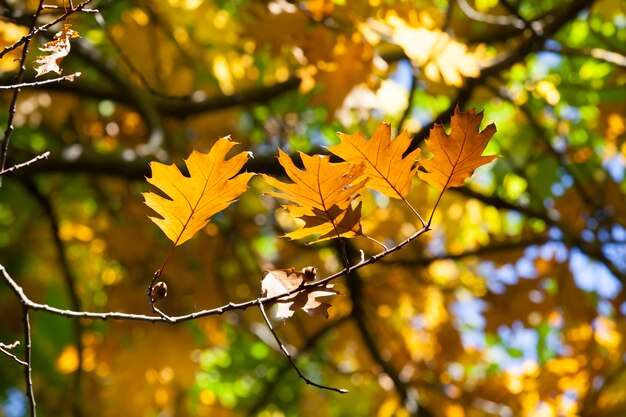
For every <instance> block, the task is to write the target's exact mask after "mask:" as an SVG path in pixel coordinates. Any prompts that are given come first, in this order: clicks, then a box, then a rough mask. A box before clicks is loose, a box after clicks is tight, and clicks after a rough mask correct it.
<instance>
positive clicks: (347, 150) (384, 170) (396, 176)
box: [328, 123, 421, 199]
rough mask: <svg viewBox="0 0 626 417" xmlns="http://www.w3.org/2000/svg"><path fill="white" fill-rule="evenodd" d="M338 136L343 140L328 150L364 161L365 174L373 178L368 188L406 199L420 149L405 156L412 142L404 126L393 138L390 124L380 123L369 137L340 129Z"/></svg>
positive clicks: (347, 159)
mask: <svg viewBox="0 0 626 417" xmlns="http://www.w3.org/2000/svg"><path fill="white" fill-rule="evenodd" d="M338 136H339V138H340V139H341V143H339V144H337V145H334V146H330V147H328V150H329V151H330V152H332V153H333V154H335V155H337V156H338V157H340V158H342V159H343V160H344V161H347V162H352V163H354V164H358V163H363V164H365V171H364V175H365V176H367V177H368V178H369V179H370V181H369V182H368V183H367V187H368V188H372V189H374V190H376V191H379V192H381V193H383V194H384V195H386V196H387V197H391V198H401V199H404V198H405V197H406V196H407V195H408V194H409V191H410V189H411V180H412V179H413V177H414V176H415V173H416V172H417V169H418V165H417V161H418V160H419V157H420V152H421V151H420V149H415V150H413V151H411V152H410V153H409V154H408V155H406V157H403V155H404V153H405V152H406V151H407V149H408V148H409V145H410V144H411V139H410V138H409V135H408V133H407V132H406V131H405V130H403V131H402V132H400V134H399V135H398V136H397V137H396V138H395V139H394V140H391V127H390V126H389V124H388V123H380V124H379V125H378V128H377V129H376V131H375V132H374V134H373V135H372V137H371V138H370V139H369V140H367V139H366V138H365V136H363V134H362V133H357V134H354V135H348V134H345V133H338Z"/></svg>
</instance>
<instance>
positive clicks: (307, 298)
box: [261, 266, 339, 319]
mask: <svg viewBox="0 0 626 417" xmlns="http://www.w3.org/2000/svg"><path fill="white" fill-rule="evenodd" d="M315 273H316V268H314V267H311V266H308V267H306V268H303V269H302V271H296V270H295V269H294V268H288V269H275V270H272V271H263V280H262V281H261V295H262V296H263V297H276V296H279V295H281V294H286V293H288V292H290V291H294V290H297V289H298V288H300V290H299V291H295V292H294V293H292V294H289V295H286V296H284V297H280V298H278V299H277V300H275V301H274V303H275V304H276V305H277V309H276V311H275V314H274V316H275V318H277V319H287V318H289V317H291V316H293V313H294V312H295V311H296V310H303V311H305V312H306V313H307V314H309V315H311V316H315V315H322V316H324V317H326V318H328V307H330V304H329V303H326V302H323V301H319V300H318V299H317V298H318V297H326V296H329V295H336V294H339V293H338V292H337V291H336V290H333V284H325V285H321V286H320V285H315V283H314V282H313V281H314V280H315Z"/></svg>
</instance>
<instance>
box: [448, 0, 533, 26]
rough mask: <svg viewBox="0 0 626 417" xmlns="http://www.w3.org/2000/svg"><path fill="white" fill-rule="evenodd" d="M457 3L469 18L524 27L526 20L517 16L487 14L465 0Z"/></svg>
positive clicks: (493, 23)
mask: <svg viewBox="0 0 626 417" xmlns="http://www.w3.org/2000/svg"><path fill="white" fill-rule="evenodd" d="M457 3H458V5H459V7H460V8H461V10H463V13H465V15H466V16H467V17H469V18H470V19H473V20H476V21H479V22H484V23H488V24H491V25H499V26H513V27H514V28H517V29H524V28H525V27H526V22H524V21H523V20H521V19H519V18H517V16H514V15H509V16H497V15H492V14H487V13H483V12H479V11H478V10H476V9H474V8H472V6H470V5H469V3H468V2H467V0H457Z"/></svg>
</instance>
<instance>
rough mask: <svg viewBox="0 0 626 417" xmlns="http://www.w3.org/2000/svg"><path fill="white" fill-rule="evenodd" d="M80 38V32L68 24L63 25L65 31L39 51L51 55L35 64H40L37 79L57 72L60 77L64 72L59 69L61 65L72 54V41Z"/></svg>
mask: <svg viewBox="0 0 626 417" xmlns="http://www.w3.org/2000/svg"><path fill="white" fill-rule="evenodd" d="M79 36H80V35H79V34H78V32H77V31H75V30H74V29H72V25H70V24H69V23H66V24H64V25H63V29H61V30H60V31H59V32H57V34H56V35H54V38H53V39H52V40H51V41H50V42H47V43H46V44H45V45H43V46H40V47H39V49H40V50H41V51H43V52H49V55H42V56H39V57H37V59H36V60H35V63H36V64H39V66H38V67H35V71H37V75H36V77H39V76H40V75H44V74H47V73H49V72H56V73H57V74H59V75H60V74H61V73H62V72H63V70H62V69H61V68H60V67H59V64H60V63H61V61H63V58H65V57H66V56H67V55H68V54H69V53H70V46H71V45H70V39H72V38H78V37H79Z"/></svg>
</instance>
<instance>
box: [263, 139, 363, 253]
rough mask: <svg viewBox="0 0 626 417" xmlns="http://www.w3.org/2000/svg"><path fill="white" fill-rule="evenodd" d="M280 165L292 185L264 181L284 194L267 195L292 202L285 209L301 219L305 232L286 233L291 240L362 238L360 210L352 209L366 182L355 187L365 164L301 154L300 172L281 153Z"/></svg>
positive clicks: (266, 179)
mask: <svg viewBox="0 0 626 417" xmlns="http://www.w3.org/2000/svg"><path fill="white" fill-rule="evenodd" d="M278 152H279V155H278V161H279V163H280V164H281V165H282V166H283V168H285V171H286V173H287V176H288V177H289V178H291V180H292V181H294V182H293V183H291V184H289V183H284V182H281V181H279V180H277V179H275V178H273V177H271V176H269V175H263V179H264V180H265V181H266V182H267V183H268V184H269V185H271V186H272V187H274V188H277V189H278V190H280V191H282V192H281V193H279V192H274V191H270V192H268V193H267V194H269V195H272V196H274V197H278V198H282V199H285V200H288V201H291V202H292V203H295V204H287V205H285V208H286V209H287V210H288V211H289V213H290V214H291V215H292V216H294V217H296V218H300V219H302V220H303V221H304V222H305V224H304V226H303V227H302V228H300V229H298V230H296V231H294V232H291V233H287V234H286V235H285V236H287V237H289V238H291V239H300V238H304V237H307V236H310V235H313V234H320V235H321V236H320V237H319V238H317V239H315V240H314V241H312V242H310V243H313V242H319V241H321V240H325V239H332V238H336V237H354V236H357V235H360V234H361V226H360V223H359V221H360V217H361V210H360V206H357V207H356V208H352V202H353V201H354V199H355V198H356V197H357V196H358V195H357V192H358V191H359V190H361V189H362V188H363V187H364V186H365V183H366V182H367V179H364V180H362V181H360V182H358V183H355V180H357V179H358V178H359V177H360V176H361V175H362V174H363V171H364V170H365V165H364V164H358V165H354V164H351V163H348V162H340V163H332V162H330V161H329V158H328V157H327V156H321V155H314V156H309V155H306V154H303V153H300V156H301V158H302V162H303V164H304V168H305V169H304V171H303V170H300V169H298V168H297V167H296V166H295V165H294V163H293V161H292V160H291V158H290V157H289V155H287V154H286V153H284V152H283V151H281V150H280V149H279V151H278Z"/></svg>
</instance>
